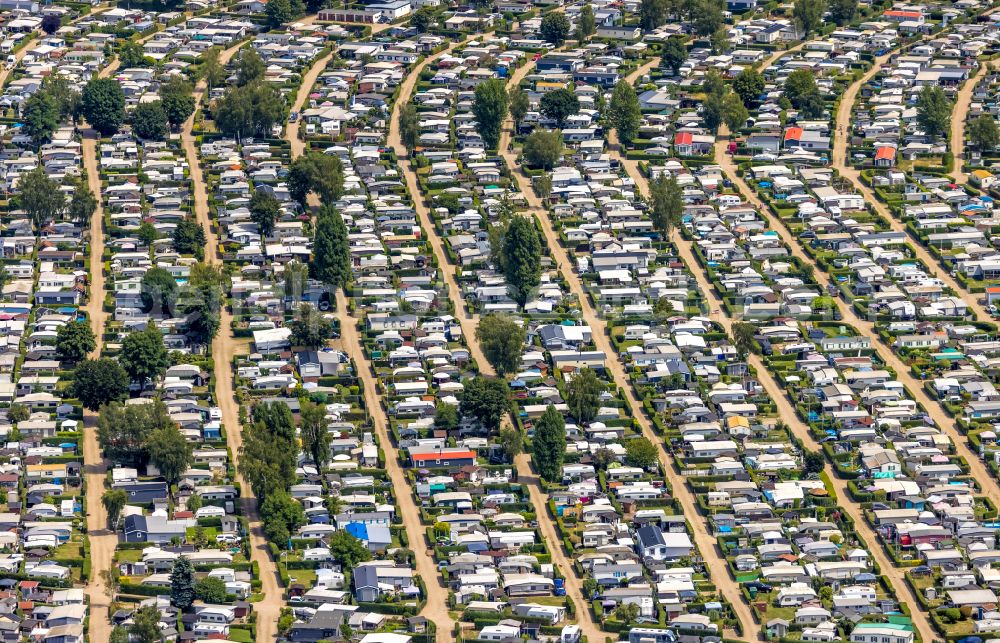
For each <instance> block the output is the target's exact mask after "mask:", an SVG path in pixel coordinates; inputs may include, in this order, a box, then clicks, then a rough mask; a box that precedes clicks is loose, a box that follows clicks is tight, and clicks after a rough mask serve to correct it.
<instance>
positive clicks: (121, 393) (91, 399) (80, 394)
mask: <svg viewBox="0 0 1000 643" xmlns="http://www.w3.org/2000/svg"><path fill="white" fill-rule="evenodd" d="M131 382H132V379H131V378H130V377H129V375H128V373H126V372H125V369H124V368H122V365H121V364H119V363H118V362H117V361H116V360H113V359H111V358H109V357H101V358H99V359H87V360H83V361H81V362H80V363H78V364H77V365H76V368H75V369H74V370H73V382H72V383H71V384H70V393H71V394H72V395H73V397H75V398H77V399H78V400H80V403H81V404H83V407H84V408H86V409H90V410H91V411H96V410H97V409H99V408H101V407H102V406H104V405H105V404H108V403H110V402H120V401H123V400H125V399H127V398H128V387H129V384H131Z"/></svg>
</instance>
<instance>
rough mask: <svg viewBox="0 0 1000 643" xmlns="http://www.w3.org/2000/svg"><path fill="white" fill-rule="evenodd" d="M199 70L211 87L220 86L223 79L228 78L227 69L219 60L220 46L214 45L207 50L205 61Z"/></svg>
mask: <svg viewBox="0 0 1000 643" xmlns="http://www.w3.org/2000/svg"><path fill="white" fill-rule="evenodd" d="M198 71H199V74H200V76H201V77H202V78H203V79H204V80H205V84H206V85H207V86H208V87H209V88H212V87H218V86H219V85H221V84H222V81H224V80H225V79H226V70H225V69H224V68H223V67H222V63H221V62H220V61H219V48H218V47H212V48H210V49H209V50H208V51H206V52H205V54H204V61H203V62H202V64H201V68H200V69H199V70H198Z"/></svg>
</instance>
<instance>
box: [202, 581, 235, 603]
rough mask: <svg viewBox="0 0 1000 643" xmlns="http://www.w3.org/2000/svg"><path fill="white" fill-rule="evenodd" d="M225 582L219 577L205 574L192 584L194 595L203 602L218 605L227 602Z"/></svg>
mask: <svg viewBox="0 0 1000 643" xmlns="http://www.w3.org/2000/svg"><path fill="white" fill-rule="evenodd" d="M228 594H229V593H228V592H227V591H226V583H225V581H223V580H222V579H221V578H216V577H214V576H205V577H204V578H202V579H200V580H199V581H198V582H197V583H195V584H194V597H195V598H197V599H198V600H199V601H202V602H204V603H209V604H213V605H218V604H220V603H225V602H227V597H228Z"/></svg>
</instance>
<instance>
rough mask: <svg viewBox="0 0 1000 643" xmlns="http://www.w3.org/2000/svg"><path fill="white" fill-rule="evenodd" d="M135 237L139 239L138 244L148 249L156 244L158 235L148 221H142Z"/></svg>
mask: <svg viewBox="0 0 1000 643" xmlns="http://www.w3.org/2000/svg"><path fill="white" fill-rule="evenodd" d="M135 236H136V237H138V238H139V243H141V244H142V245H144V246H146V247H147V248H148V247H150V246H152V245H153V244H154V243H156V240H157V238H159V236H160V235H159V233H158V232H157V231H156V226H154V225H153V224H152V223H150V222H149V221H143V222H142V223H140V224H139V231H138V232H136V235H135Z"/></svg>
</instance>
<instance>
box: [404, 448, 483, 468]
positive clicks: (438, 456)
mask: <svg viewBox="0 0 1000 643" xmlns="http://www.w3.org/2000/svg"><path fill="white" fill-rule="evenodd" d="M410 463H411V464H412V465H413V466H415V467H422V468H425V469H461V468H462V467H464V466H468V465H470V464H475V463H476V453H475V452H474V451H470V450H468V449H456V448H443V449H436V450H434V451H428V452H426V453H411V454H410Z"/></svg>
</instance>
